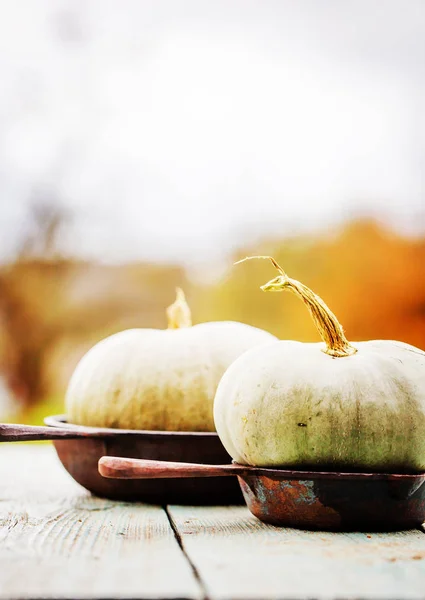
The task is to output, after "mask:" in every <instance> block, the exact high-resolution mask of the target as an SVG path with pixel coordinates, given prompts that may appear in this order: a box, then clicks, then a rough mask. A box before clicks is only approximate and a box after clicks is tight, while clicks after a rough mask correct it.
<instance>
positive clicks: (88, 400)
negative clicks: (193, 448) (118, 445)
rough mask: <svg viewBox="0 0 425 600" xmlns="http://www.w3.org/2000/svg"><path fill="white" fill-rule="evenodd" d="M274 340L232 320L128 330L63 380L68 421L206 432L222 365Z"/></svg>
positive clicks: (90, 354) (106, 342) (97, 349)
mask: <svg viewBox="0 0 425 600" xmlns="http://www.w3.org/2000/svg"><path fill="white" fill-rule="evenodd" d="M273 340H276V338H275V337H274V336H273V335H271V334H270V333H267V332H266V331H263V330H261V329H257V328H255V327H250V326H249V325H244V324H242V323H236V322H215V323H201V324H199V325H194V326H193V327H184V328H181V329H167V330H157V329H131V330H127V331H122V332H120V333H117V334H115V335H112V336H110V337H109V338H106V339H105V340H103V341H101V342H99V343H98V344H96V345H95V346H94V347H93V348H92V349H91V350H89V352H88V353H87V354H86V355H85V356H84V357H83V358H82V359H81V361H80V363H79V364H78V365H77V367H76V369H75V371H74V374H73V375H72V377H71V380H70V383H69V386H68V390H67V394H66V410H67V416H68V419H69V420H70V422H72V423H76V424H79V425H90V426H96V427H118V428H123V429H150V430H168V431H214V430H215V427H214V420H213V412H212V406H213V400H214V394H215V392H216V389H217V385H218V383H219V381H220V378H221V376H222V375H223V373H224V371H225V370H226V368H227V367H228V366H229V365H230V364H231V363H232V362H233V361H234V360H235V359H236V358H238V356H240V355H241V354H242V353H243V352H245V351H246V350H248V349H250V348H252V347H254V346H257V345H259V344H265V343H267V342H271V341H273Z"/></svg>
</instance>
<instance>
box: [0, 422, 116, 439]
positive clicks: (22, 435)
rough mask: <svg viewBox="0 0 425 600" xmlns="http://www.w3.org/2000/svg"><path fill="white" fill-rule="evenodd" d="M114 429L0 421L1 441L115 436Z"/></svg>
mask: <svg viewBox="0 0 425 600" xmlns="http://www.w3.org/2000/svg"><path fill="white" fill-rule="evenodd" d="M115 436H116V433H115V432H114V431H96V430H94V431H86V430H81V429H77V428H75V429H72V428H71V427H70V428H69V429H67V428H65V427H63V428H62V427H41V426H40V427H39V426H35V425H17V424H12V423H0V442H28V441H35V440H75V439H77V438H85V439H87V438H92V437H95V438H107V437H115Z"/></svg>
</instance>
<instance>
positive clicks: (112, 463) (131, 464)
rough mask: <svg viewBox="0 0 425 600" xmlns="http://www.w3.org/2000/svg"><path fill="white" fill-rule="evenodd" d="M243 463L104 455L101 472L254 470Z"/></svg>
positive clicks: (134, 475)
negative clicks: (211, 462)
mask: <svg viewBox="0 0 425 600" xmlns="http://www.w3.org/2000/svg"><path fill="white" fill-rule="evenodd" d="M254 470H255V469H253V468H252V467H245V466H242V465H234V464H228V465H202V464H195V463H184V462H168V461H165V460H147V459H142V458H121V457H116V456H103V457H102V458H101V459H100V460H99V473H100V474H101V475H102V476H103V477H107V478H108V479H169V478H176V479H183V478H186V477H223V476H229V475H242V473H246V472H247V471H254Z"/></svg>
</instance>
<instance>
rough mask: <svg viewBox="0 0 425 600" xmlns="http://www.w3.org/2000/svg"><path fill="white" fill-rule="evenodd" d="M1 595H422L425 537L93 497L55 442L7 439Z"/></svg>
mask: <svg viewBox="0 0 425 600" xmlns="http://www.w3.org/2000/svg"><path fill="white" fill-rule="evenodd" d="M0 477H1V488H0V598H2V599H3V598H4V599H6V598H7V599H18V598H19V599H30V598H31V599H34V598H67V599H68V598H69V599H70V598H152V599H153V598H191V599H192V598H196V599H198V598H211V599H215V598H217V599H230V598H235V599H239V598H241V599H242V598H244V599H245V598H246V599H250V598H251V599H253V598H255V599H267V598H401V599H403V598H424V597H425V535H424V532H423V531H422V530H420V529H417V530H411V531H405V532H400V533H391V534H390V533H386V534H385V533H382V534H366V533H350V534H348V533H346V534H335V533H323V532H306V531H299V530H294V529H279V528H276V527H272V526H268V525H264V524H261V523H260V522H259V521H257V520H256V519H255V518H254V517H252V516H251V515H250V513H249V512H248V510H247V509H246V508H245V507H239V506H238V507H226V508H223V507H212V508H211V507H182V506H166V507H161V506H151V505H146V504H130V503H122V502H112V501H110V500H104V499H100V498H94V497H92V496H90V494H88V493H87V492H86V491H85V490H84V489H82V488H81V487H80V486H79V485H77V484H76V483H75V482H74V481H73V480H72V479H71V478H70V477H69V476H68V474H67V473H66V472H65V471H64V470H63V468H62V466H61V465H60V463H59V461H58V459H57V458H56V455H55V452H54V450H53V448H52V447H50V446H45V445H37V446H28V445H19V444H9V445H7V444H3V445H2V446H1V447H0Z"/></svg>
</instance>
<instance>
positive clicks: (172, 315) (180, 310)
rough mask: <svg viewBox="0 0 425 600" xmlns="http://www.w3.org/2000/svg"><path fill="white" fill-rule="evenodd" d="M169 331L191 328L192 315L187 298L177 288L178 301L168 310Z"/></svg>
mask: <svg viewBox="0 0 425 600" xmlns="http://www.w3.org/2000/svg"><path fill="white" fill-rule="evenodd" d="M166 312H167V319H168V329H181V328H182V327H191V325H192V314H191V312H190V308H189V305H188V303H187V302H186V296H185V295H184V292H183V290H182V289H181V288H179V287H178V288H176V299H175V301H174V302H173V304H171V305H170V306H169V307H168V308H167V311H166Z"/></svg>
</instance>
